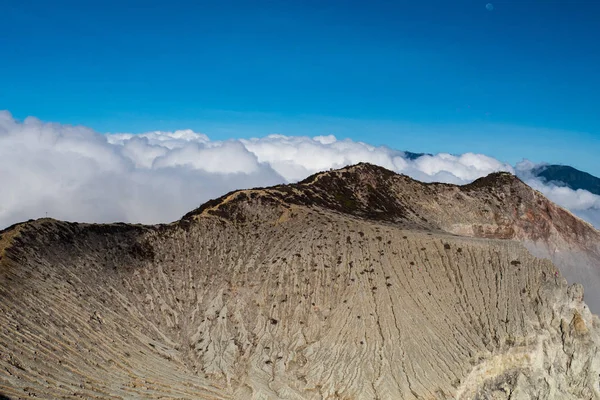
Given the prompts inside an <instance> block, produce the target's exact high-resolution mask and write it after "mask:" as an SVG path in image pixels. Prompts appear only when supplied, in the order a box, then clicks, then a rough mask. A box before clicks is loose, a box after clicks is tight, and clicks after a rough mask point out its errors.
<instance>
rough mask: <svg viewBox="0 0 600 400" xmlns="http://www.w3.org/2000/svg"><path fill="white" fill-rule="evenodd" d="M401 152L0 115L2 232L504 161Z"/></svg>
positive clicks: (329, 139) (582, 209) (562, 195)
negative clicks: (363, 171) (41, 221)
mask: <svg viewBox="0 0 600 400" xmlns="http://www.w3.org/2000/svg"><path fill="white" fill-rule="evenodd" d="M403 155H404V153H403V152H401V151H398V150H393V149H390V148H388V147H383V146H380V147H375V146H371V145H368V144H366V143H362V142H355V141H352V140H348V139H346V140H337V139H336V138H335V137H334V136H332V135H329V136H316V137H313V138H311V137H308V136H284V135H269V136H266V137H262V138H255V139H247V140H244V139H242V140H230V141H211V140H210V139H209V138H208V137H207V136H206V135H203V134H200V133H196V132H193V131H191V130H180V131H175V132H160V131H155V132H149V133H144V134H136V135H133V134H127V133H124V134H106V135H103V134H99V133H97V132H94V131H93V130H91V129H89V128H85V127H81V126H69V125H61V124H52V123H43V122H41V121H39V120H37V119H35V118H28V119H26V120H25V121H23V122H19V121H16V120H15V119H14V118H13V117H12V116H11V115H10V113H8V112H6V111H4V112H2V111H0V177H1V178H2V187H3V191H2V196H0V229H1V228H3V227H5V226H7V225H10V224H12V223H14V222H18V221H22V220H26V219H29V218H38V217H42V216H44V215H45V213H46V212H48V215H49V216H52V217H54V218H59V219H66V220H76V221H86V222H107V221H126V222H142V223H156V222H169V221H173V220H176V219H178V218H179V217H181V216H182V215H183V214H185V213H186V212H188V211H189V210H191V209H193V208H195V207H197V206H198V205H200V204H201V203H203V202H205V201H206V200H208V199H210V198H214V197H218V196H220V195H222V194H224V193H226V192H228V191H230V190H234V189H240V188H248V187H256V186H269V185H274V184H277V183H285V182H294V181H298V180H301V179H303V178H305V177H306V176H308V175H310V174H313V173H315V172H318V171H322V170H327V169H329V168H339V167H343V166H345V165H349V164H355V163H358V162H361V161H365V162H370V163H373V164H377V165H381V166H383V167H385V168H388V169H391V170H394V171H396V172H401V173H404V174H407V175H409V176H412V177H414V178H416V179H420V180H423V181H441V182H448V183H457V184H463V183H467V182H470V181H472V180H474V179H476V178H479V177H481V176H485V175H487V174H489V173H491V172H494V171H499V170H502V171H509V172H515V171H516V172H517V173H518V174H520V176H526V175H527V171H530V170H531V168H533V164H532V165H525V164H519V165H518V166H516V167H515V169H513V168H512V167H511V166H510V165H508V164H505V163H502V162H500V161H498V160H496V159H494V158H491V157H488V156H485V155H482V154H473V153H466V154H463V155H460V156H454V155H450V154H437V155H434V156H424V157H421V158H418V159H417V160H414V161H410V160H408V159H405V158H404V157H403ZM526 179H528V183H529V184H530V185H532V186H534V187H535V188H536V189H538V190H540V191H542V192H543V193H545V194H546V195H547V196H548V197H549V198H551V199H552V200H554V201H556V202H557V203H559V204H561V205H564V206H566V207H568V208H570V209H571V210H573V211H574V212H576V213H578V214H579V215H580V216H582V217H583V218H586V219H588V220H590V221H596V222H595V223H598V222H600V217H599V216H600V211H598V210H599V209H600V202H599V201H598V198H599V196H594V195H591V194H590V193H589V192H585V191H571V190H570V189H566V188H559V187H553V186H549V185H544V184H543V183H542V182H540V181H537V180H535V179H533V178H531V177H530V176H526Z"/></svg>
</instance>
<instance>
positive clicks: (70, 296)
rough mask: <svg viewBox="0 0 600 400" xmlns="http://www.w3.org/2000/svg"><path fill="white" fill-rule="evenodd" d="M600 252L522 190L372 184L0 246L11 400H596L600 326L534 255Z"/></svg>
mask: <svg viewBox="0 0 600 400" xmlns="http://www.w3.org/2000/svg"><path fill="white" fill-rule="evenodd" d="M598 235H599V234H598V232H597V231H595V230H594V229H593V228H592V227H591V226H590V225H588V224H586V223H584V222H583V221H581V220H579V219H577V218H576V217H574V216H572V215H571V214H570V213H568V212H567V211H565V210H562V209H560V208H559V207H557V206H556V205H554V204H552V203H551V202H549V201H548V200H547V199H545V198H544V197H543V196H542V195H541V194H539V193H538V192H535V191H533V190H532V189H531V188H529V187H527V186H526V185H525V184H523V183H522V182H521V181H519V180H518V179H517V178H515V177H513V176H511V175H509V174H492V175H490V176H488V177H486V178H482V179H481V180H478V181H475V182H474V183H472V184H471V185H466V186H453V185H443V184H424V183H420V182H417V181H414V180H412V179H410V178H408V177H405V176H402V175H396V174H394V173H392V172H390V171H387V170H384V169H382V168H379V167H375V166H372V165H369V164H359V165H356V166H351V167H347V168H344V169H341V170H337V171H329V172H325V173H321V174H316V175H314V176H312V177H310V178H307V179H306V180H304V181H302V182H300V183H298V184H295V185H287V186H276V187H272V188H259V189H251V190H244V191H237V192H233V193H230V194H227V195H225V196H223V197H222V198H220V199H217V200H214V201H211V202H208V203H206V204H204V205H203V206H201V207H200V208H199V209H197V210H194V211H192V212H190V213H189V214H187V215H186V216H184V218H182V219H181V220H180V221H177V222H175V223H173V224H168V225H158V226H142V225H126V224H107V225H95V224H75V223H67V222H60V221H55V220H51V219H42V220H37V221H32V222H28V223H24V224H20V225H17V226H14V227H11V228H9V229H7V230H5V231H2V232H1V233H0V393H2V394H4V395H6V396H8V397H10V398H15V399H16V398H29V397H37V398H190V399H191V398H207V399H210V398H214V399H229V398H234V399H270V398H273V399H275V398H288V399H324V398H326V399H363V398H365V399H454V398H456V399H529V398H540V399H544V398H547V399H551V398H556V399H597V398H600V392H599V388H600V380H599V377H600V355H599V354H598V346H599V344H600V336H599V334H600V322H599V320H598V318H597V317H596V316H594V315H593V314H592V313H591V312H590V310H589V308H588V307H587V305H586V303H584V301H583V288H582V286H581V285H577V284H575V285H571V286H569V285H568V284H567V281H566V280H565V279H564V278H563V276H562V275H561V274H559V273H558V271H557V269H556V267H555V265H554V264H553V263H552V262H551V261H550V260H548V259H543V258H538V257H535V256H534V255H532V251H531V249H534V250H538V251H539V252H540V253H541V252H543V251H544V249H545V248H546V247H549V246H555V249H559V250H560V251H564V252H569V251H572V252H580V253H581V254H585V255H586V257H589V259H590V260H593V259H594V257H595V253H594V252H595V251H596V248H595V247H594V243H596V244H597V243H599V242H598V241H597V239H598ZM540 249H541V250H540ZM565 268H569V266H568V265H563V266H562V267H561V269H563V270H564V269H565ZM590 270H593V265H591V266H590ZM586 298H587V295H586Z"/></svg>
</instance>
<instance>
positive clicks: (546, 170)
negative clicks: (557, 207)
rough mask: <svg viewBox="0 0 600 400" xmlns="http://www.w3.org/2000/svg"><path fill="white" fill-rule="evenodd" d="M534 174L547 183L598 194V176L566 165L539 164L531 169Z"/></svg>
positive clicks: (599, 192) (599, 186) (599, 191)
mask: <svg viewBox="0 0 600 400" xmlns="http://www.w3.org/2000/svg"><path fill="white" fill-rule="evenodd" d="M532 173H533V175H534V176H537V177H538V178H542V179H543V180H544V181H546V182H547V183H553V184H555V185H557V186H566V187H568V188H570V189H573V190H577V189H583V190H587V191H588V192H590V193H593V194H596V195H599V196H600V178H597V177H595V176H594V175H592V174H588V173H587V172H584V171H580V170H578V169H576V168H573V167H571V166H568V165H556V164H553V165H541V166H539V167H536V168H534V169H533V170H532Z"/></svg>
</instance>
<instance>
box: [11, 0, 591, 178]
mask: <svg viewBox="0 0 600 400" xmlns="http://www.w3.org/2000/svg"><path fill="white" fill-rule="evenodd" d="M486 3H487V2H486V1H466V0H465V1H461V0H459V1H437V0H436V1H429V2H421V1H410V2H409V1H401V0H398V1H368V2H367V1H333V0H319V1H291V0H290V1H227V0H224V1H211V2H203V1H179V0H170V1H156V0H145V1H131V0H122V1H118V2H117V1H112V0H105V1H102V2H101V1H65V0H56V1H45V0H44V1H34V0H18V1H17V0H3V1H0V109H7V110H9V111H11V112H12V113H13V115H14V116H15V117H17V118H24V117H26V116H28V115H33V116H36V117H38V118H40V119H43V120H49V121H57V122H62V123H72V124H83V125H86V126H90V127H92V128H94V129H96V130H98V131H100V132H109V131H110V132H117V131H118V132H142V131H147V130H155V129H161V130H174V129H181V128H192V129H194V130H196V131H199V132H203V133H206V134H208V135H209V136H210V137H211V138H213V139H226V138H232V137H236V138H237V137H249V136H257V135H258V136H263V135H266V134H269V133H282V134H288V135H295V134H306V135H310V136H313V135H321V134H330V133H331V134H335V135H336V136H338V138H343V137H349V138H352V139H355V140H362V141H366V142H369V143H372V144H377V145H379V144H385V145H388V146H390V147H394V148H398V149H406V150H411V151H425V152H440V151H448V152H454V153H462V152H466V151H476V152H484V153H486V154H488V155H491V156H494V157H497V158H499V159H501V160H503V161H508V162H511V163H514V162H517V161H519V160H520V159H521V158H523V157H526V158H529V159H532V160H534V161H549V162H557V163H567V164H571V165H573V166H576V167H578V168H581V169H584V170H587V171H589V172H591V173H594V174H596V175H600V165H599V164H600V163H597V162H596V159H597V153H598V152H600V112H599V110H600V95H599V93H600V74H599V73H598V71H600V43H599V39H598V38H600V24H598V19H599V18H600V2H596V1H523V0H519V1H496V2H492V3H493V5H494V9H493V11H488V10H487V9H486Z"/></svg>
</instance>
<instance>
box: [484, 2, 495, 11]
mask: <svg viewBox="0 0 600 400" xmlns="http://www.w3.org/2000/svg"><path fill="white" fill-rule="evenodd" d="M485 8H486V9H487V10H488V11H493V10H494V5H493V4H492V3H487V4H486V5H485Z"/></svg>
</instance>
